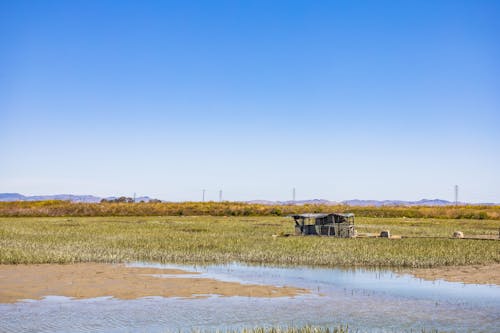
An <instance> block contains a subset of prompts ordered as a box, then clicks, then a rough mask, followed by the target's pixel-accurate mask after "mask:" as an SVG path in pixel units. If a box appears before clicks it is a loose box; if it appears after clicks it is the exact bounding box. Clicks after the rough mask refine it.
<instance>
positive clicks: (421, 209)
mask: <svg viewBox="0 0 500 333" xmlns="http://www.w3.org/2000/svg"><path fill="white" fill-rule="evenodd" d="M322 212H339V213H342V212H350V213H354V214H355V215H356V216H358V217H384V218H385V217H407V218H442V219H479V220H485V219H491V220H500V206H473V205H471V206H412V207H408V206H383V207H370V206H368V207H359V206H345V205H337V206H331V205H288V206H286V205H276V206H271V205H261V204H248V203H243V202H182V203H175V202H163V203H72V202H68V201H55V200H54V201H24V202H19V201H16V202H0V216H24V217H28V216H54V217H55V216H200V215H205V216H206V215H210V216H287V215H290V214H297V213H322Z"/></svg>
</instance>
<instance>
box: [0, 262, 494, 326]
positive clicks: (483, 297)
mask: <svg viewBox="0 0 500 333" xmlns="http://www.w3.org/2000/svg"><path fill="white" fill-rule="evenodd" d="M132 265H134V266H147V267H160V268H181V269H184V270H188V271H196V272H200V273H201V276H200V275H193V276H192V277H193V278H199V277H208V278H213V279H217V280H222V281H235V282H240V283H249V284H266V285H277V286H284V285H287V286H294V287H301V288H307V289H309V290H311V293H310V294H307V295H300V296H295V297H278V298H254V297H218V296H215V295H206V296H207V297H206V298H195V299H190V298H189V299H186V298H163V297H148V298H141V299H135V300H118V299H114V298H112V297H101V298H94V299H83V300H73V299H70V298H66V297H57V296H50V297H46V298H45V299H42V300H36V301H34V300H25V301H22V302H18V303H14V304H0V332H171V331H176V332H178V331H192V330H202V331H210V330H226V329H239V328H242V327H246V328H252V327H256V326H264V327H266V326H292V325H293V326H302V325H309V324H310V325H320V326H330V327H336V326H338V325H339V324H341V325H348V326H349V328H350V329H352V330H353V331H360V332H365V331H369V332H400V331H420V330H421V329H427V330H432V329H437V330H442V331H455V332H470V331H477V332H482V331H484V332H500V287H499V286H493V285H473V284H462V283H451V282H445V281H425V280H420V279H417V278H414V277H412V276H410V275H400V274H397V273H394V272H391V271H385V270H365V269H351V270H345V269H326V268H307V267H293V268H290V267H269V266H247V265H242V264H229V265H212V266H185V265H160V264H145V263H136V264H132Z"/></svg>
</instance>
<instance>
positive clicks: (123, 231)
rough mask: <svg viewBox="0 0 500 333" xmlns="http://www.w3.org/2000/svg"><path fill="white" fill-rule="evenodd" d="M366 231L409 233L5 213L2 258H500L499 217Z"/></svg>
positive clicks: (350, 261)
mask: <svg viewBox="0 0 500 333" xmlns="http://www.w3.org/2000/svg"><path fill="white" fill-rule="evenodd" d="M356 225H357V229H358V231H359V232H379V231H380V230H382V229H389V230H391V232H392V233H393V234H399V235H403V236H415V237H442V238H404V239H397V240H396V239H395V240H388V239H371V238H365V239H359V238H358V239H336V238H327V237H314V236H313V237H295V236H291V237H278V238H276V239H273V237H272V235H273V234H285V233H292V232H293V221H291V219H289V218H285V217H212V216H201V217H196V216H190V217H178V216H175V217H153V216H152V217H69V218H66V217H19V218H15V217H5V218H0V264H20V263H24V264H41V263H75V262H113V263H117V262H132V261H151V262H172V263H213V262H217V263H223V262H232V261H241V262H246V263H258V264H260V263H263V264H285V265H287V264H291V265H323V266H331V267H332V266H348V267H350V266H363V267H396V268H404V267H411V268H417V267H419V268H431V267H441V266H463V265H486V264H496V263H500V241H497V240H469V239H462V240H458V239H449V238H447V237H449V236H450V235H451V234H452V233H453V231H455V230H461V231H462V232H464V234H465V236H474V235H476V236H477V235H486V236H490V237H495V235H498V229H499V228H500V221H498V220H470V219H469V220H459V219H409V218H364V217H362V218H356Z"/></svg>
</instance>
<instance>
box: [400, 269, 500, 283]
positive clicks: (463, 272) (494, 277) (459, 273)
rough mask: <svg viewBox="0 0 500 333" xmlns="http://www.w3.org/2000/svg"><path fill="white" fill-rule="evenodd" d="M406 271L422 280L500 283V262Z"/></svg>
mask: <svg viewBox="0 0 500 333" xmlns="http://www.w3.org/2000/svg"><path fill="white" fill-rule="evenodd" d="M407 273H409V274H412V275H414V276H415V277H418V278H421V279H424V280H445V281H450V282H463V283H475V284H496V285H500V264H492V265H474V266H449V267H438V268H417V269H412V270H410V271H407Z"/></svg>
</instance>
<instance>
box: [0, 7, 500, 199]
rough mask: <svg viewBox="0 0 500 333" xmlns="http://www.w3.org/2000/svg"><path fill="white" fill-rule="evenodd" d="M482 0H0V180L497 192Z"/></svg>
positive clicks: (490, 45)
mask: <svg viewBox="0 0 500 333" xmlns="http://www.w3.org/2000/svg"><path fill="white" fill-rule="evenodd" d="M499 36H500V2H498V1H110V0H107V1H106V0H104V1H55V0H53V1H10V0H0V192H21V193H24V194H55V193H77V194H96V195H101V196H106V195H117V194H120V195H121V194H125V195H132V193H133V192H136V193H137V194H138V195H150V196H153V197H158V198H161V199H165V200H200V199H201V189H202V188H206V189H207V198H208V199H214V200H216V199H217V198H218V191H219V189H222V190H223V191H224V197H225V199H228V200H250V199H272V200H286V199H290V198H291V189H292V188H293V187H296V188H297V199H310V198H326V199H330V200H345V199H352V198H363V199H403V200H416V199H420V198H424V197H425V198H435V197H439V198H444V199H451V200H452V199H453V186H454V185H455V184H458V185H459V186H460V199H461V200H464V201H471V202H492V201H494V202H500V190H499V189H500V172H499V170H500V168H499V165H500V130H499V128H500V97H499V95H500V94H499V92H500V43H499V42H500V37H499Z"/></svg>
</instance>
